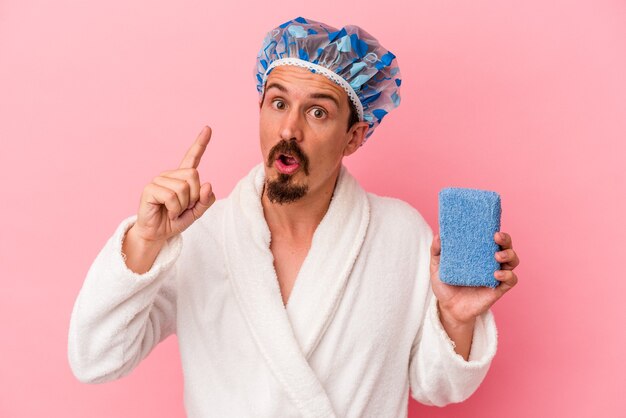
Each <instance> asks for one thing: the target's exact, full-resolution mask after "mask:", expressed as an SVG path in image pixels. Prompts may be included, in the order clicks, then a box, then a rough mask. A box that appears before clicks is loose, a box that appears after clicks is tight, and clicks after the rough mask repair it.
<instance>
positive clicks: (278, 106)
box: [272, 100, 285, 110]
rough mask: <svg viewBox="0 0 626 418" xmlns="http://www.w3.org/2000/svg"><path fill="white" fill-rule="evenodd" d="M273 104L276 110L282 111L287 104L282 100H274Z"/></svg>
mask: <svg viewBox="0 0 626 418" xmlns="http://www.w3.org/2000/svg"><path fill="white" fill-rule="evenodd" d="M272 104H273V105H274V107H275V108H276V109H280V110H282V109H284V108H285V102H283V101H282V100H274V101H273V102H272Z"/></svg>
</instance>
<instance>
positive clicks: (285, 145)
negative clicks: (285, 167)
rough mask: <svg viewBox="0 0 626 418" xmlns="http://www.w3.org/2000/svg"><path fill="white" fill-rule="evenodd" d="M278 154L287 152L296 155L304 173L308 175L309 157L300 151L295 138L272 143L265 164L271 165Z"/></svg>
mask: <svg viewBox="0 0 626 418" xmlns="http://www.w3.org/2000/svg"><path fill="white" fill-rule="evenodd" d="M280 154H289V155H293V156H294V157H296V158H297V159H298V161H299V162H300V165H301V166H302V169H303V170H304V174H306V175H307V176H308V175H309V158H308V157H307V156H306V155H305V154H304V152H302V150H301V149H300V146H299V145H298V143H297V142H296V141H295V139H290V140H289V141H287V140H285V139H281V140H280V142H278V143H277V144H276V145H274V146H273V147H272V149H271V150H270V153H269V155H268V156H267V166H268V167H271V166H272V163H273V162H274V161H275V160H276V159H277V158H278V157H279V156H280Z"/></svg>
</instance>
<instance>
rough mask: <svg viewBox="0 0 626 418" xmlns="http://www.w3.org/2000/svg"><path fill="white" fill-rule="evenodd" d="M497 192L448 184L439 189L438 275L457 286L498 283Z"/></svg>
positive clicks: (499, 210) (499, 214) (498, 198)
mask: <svg viewBox="0 0 626 418" xmlns="http://www.w3.org/2000/svg"><path fill="white" fill-rule="evenodd" d="M501 213H502V210H501V206H500V195H499V194H498V193H496V192H492V191H489V190H478V189H466V188H461V187H448V188H444V189H442V190H441V191H440V192H439V235H440V236H441V260H440V265H439V278H440V279H441V281H442V282H444V283H448V284H451V285H457V286H487V287H497V286H498V285H499V284H500V282H499V281H497V280H496V279H495V278H494V277H493V273H494V272H495V271H496V270H500V263H498V261H497V260H496V259H495V257H494V256H495V253H496V251H499V250H500V246H499V245H498V244H496V242H495V240H494V235H495V233H496V231H499V230H500V216H501Z"/></svg>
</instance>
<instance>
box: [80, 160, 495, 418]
mask: <svg viewBox="0 0 626 418" xmlns="http://www.w3.org/2000/svg"><path fill="white" fill-rule="evenodd" d="M263 181H264V170H263V164H259V165H257V166H256V167H254V168H253V169H252V170H251V171H250V173H249V174H248V175H247V176H246V177H245V178H243V179H242V180H241V181H240V182H239V183H238V184H237V185H236V187H235V189H234V190H233V192H232V193H231V194H230V196H229V197H228V198H226V199H223V200H218V201H217V202H216V203H214V205H213V206H212V207H211V208H210V209H209V210H208V211H207V212H206V213H205V214H204V216H203V217H202V218H200V219H199V220H198V221H196V222H195V223H194V224H193V225H192V226H191V227H189V228H188V229H187V230H185V231H184V232H183V233H182V234H180V235H177V236H175V237H172V238H171V239H170V240H169V241H168V243H167V244H166V245H165V246H164V247H163V249H162V250H161V252H160V253H159V255H158V257H157V259H156V261H155V263H154V265H153V266H152V268H151V269H150V270H149V271H148V272H146V273H144V274H136V273H134V272H132V271H131V270H129V269H128V268H127V267H126V265H125V263H124V259H123V257H122V254H121V244H122V239H123V236H124V233H125V231H126V230H127V229H128V228H130V227H131V226H132V224H133V223H134V222H135V220H136V215H133V216H131V217H129V218H127V219H125V220H124V221H123V222H122V223H121V224H120V225H119V226H118V227H117V229H116V231H115V233H114V234H113V236H112V237H111V238H110V239H109V240H108V242H107V243H106V245H105V246H104V248H103V249H102V250H101V251H100V253H99V254H98V256H97V257H96V259H95V261H94V262H93V264H92V266H91V268H90V269H89V272H88V274H87V277H86V279H85V282H84V284H83V286H82V289H81V290H80V293H79V295H78V298H77V300H76V303H75V305H74V309H73V312H72V317H71V320H70V329H69V350H68V354H69V362H70V365H71V368H72V371H73V373H74V375H75V376H76V377H77V378H78V379H79V380H80V381H82V382H88V383H100V382H106V381H111V380H114V379H117V378H120V377H122V376H125V375H127V374H128V373H130V372H131V371H132V370H133V369H134V368H135V367H136V366H137V365H138V364H139V362H140V361H141V360H142V359H143V358H145V357H146V356H147V355H148V354H149V352H150V351H151V350H152V349H153V348H154V347H155V346H156V345H157V344H158V343H159V342H160V341H162V340H164V339H165V338H167V337H168V336H169V335H171V334H172V333H176V334H177V336H178V341H179V348H180V354H181V359H182V366H183V373H184V382H185V388H184V401H185V409H186V412H187V414H188V416H190V417H255V418H259V417H311V418H312V417H376V418H381V417H406V416H407V404H408V394H409V390H410V394H411V395H412V396H413V398H414V399H416V400H417V401H419V402H421V403H424V404H428V405H438V406H443V405H445V404H448V403H451V402H461V401H463V400H465V399H466V398H468V397H469V396H470V395H471V394H472V393H473V392H474V391H475V390H476V389H477V388H478V386H479V385H480V383H481V382H482V380H483V378H484V377H485V374H486V373H487V370H488V368H489V366H490V364H491V361H492V358H493V357H494V355H495V352H496V343H497V331H496V326H495V322H494V318H493V314H492V312H491V311H488V312H486V313H485V314H483V315H481V316H480V317H478V318H477V321H476V326H475V329H474V337H473V342H472V349H471V353H470V358H469V361H465V360H464V359H463V357H461V356H460V355H458V354H456V353H455V352H454V347H453V343H452V341H451V340H450V339H449V338H448V336H447V334H446V333H445V330H444V329H443V328H442V326H441V323H440V322H439V319H438V313H437V305H436V298H435V297H434V296H433V293H432V290H431V286H430V278H429V260H430V244H431V241H432V237H433V235H432V231H431V229H430V227H429V226H428V224H427V223H426V222H425V221H424V219H423V218H422V216H421V215H420V214H419V212H417V211H416V210H415V209H414V208H413V207H412V206H411V205H409V204H408V203H406V202H403V201H401V200H398V199H394V198H389V197H381V196H376V195H374V194H371V193H367V192H365V191H364V190H363V189H362V188H361V187H360V185H359V184H358V183H357V181H356V180H355V179H354V177H353V176H352V175H351V174H350V173H349V172H348V171H347V169H346V167H345V166H342V167H341V172H340V175H339V179H338V182H337V185H336V188H335V191H334V195H333V198H332V200H331V202H330V206H329V208H328V211H327V213H326V214H325V216H324V218H323V219H322V221H321V222H320V224H319V226H318V227H317V229H316V231H315V234H314V236H313V241H312V245H311V249H310V251H309V253H308V255H307V257H306V259H305V260H304V263H303V264H302V267H301V269H300V271H299V273H298V276H297V280H296V281H295V285H294V287H293V290H292V293H291V296H290V298H289V301H288V304H287V306H286V307H285V306H284V305H283V301H282V298H281V294H280V288H279V285H278V281H277V277H276V271H275V269H274V265H273V256H272V253H271V251H270V239H271V236H270V231H269V228H268V226H267V223H266V221H265V218H264V216H263V208H262V205H261V191H262V188H263ZM409 386H410V387H409Z"/></svg>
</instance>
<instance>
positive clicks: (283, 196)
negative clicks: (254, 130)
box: [265, 139, 309, 204]
mask: <svg viewBox="0 0 626 418" xmlns="http://www.w3.org/2000/svg"><path fill="white" fill-rule="evenodd" d="M282 153H285V154H291V155H293V156H295V157H296V158H297V159H298V162H299V164H300V168H301V169H302V170H303V171H304V173H305V175H307V176H308V175H309V160H308V158H307V156H306V155H305V154H304V153H303V152H302V150H301V149H300V147H299V146H298V144H297V143H296V142H295V141H293V140H290V141H286V140H284V139H283V140H281V141H280V142H279V143H278V144H276V145H274V147H273V148H272V149H271V150H270V153H269V155H268V158H267V162H266V164H267V167H269V168H271V167H272V165H273V164H274V161H275V160H276V158H278V157H279V156H280V154H282ZM296 173H297V171H296ZM294 175H295V173H294V174H284V173H278V178H276V179H272V180H271V179H268V178H266V179H265V192H266V193H267V198H268V199H269V201H270V202H272V203H278V204H283V203H291V202H295V201H297V200H299V199H301V198H302V197H304V196H305V195H306V193H307V192H308V190H309V185H308V184H293V183H292V181H293V176H294Z"/></svg>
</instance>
